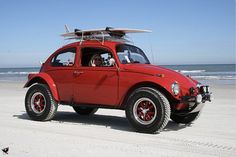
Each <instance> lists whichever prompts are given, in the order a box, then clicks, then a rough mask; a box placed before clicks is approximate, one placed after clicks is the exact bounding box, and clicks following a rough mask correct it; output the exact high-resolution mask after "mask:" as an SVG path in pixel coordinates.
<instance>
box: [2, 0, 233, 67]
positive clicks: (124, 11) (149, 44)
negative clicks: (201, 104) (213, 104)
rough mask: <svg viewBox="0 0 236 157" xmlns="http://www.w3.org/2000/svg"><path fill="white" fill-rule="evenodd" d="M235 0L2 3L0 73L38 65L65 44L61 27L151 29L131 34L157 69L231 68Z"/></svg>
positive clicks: (29, 0) (33, 0)
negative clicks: (167, 66)
mask: <svg viewBox="0 0 236 157" xmlns="http://www.w3.org/2000/svg"><path fill="white" fill-rule="evenodd" d="M235 7H236V5H235V0H149V1H144V0H140V1H137V0H130V1H127V0H119V1H111V0H109V1H102V0H101V1H90V0H86V1H85V0H82V1H80V0H60V1H58V0H40V1H39V0H22V1H16V0H15V1H13V0H5V1H3V0H1V1H0V19H1V23H0V35H1V38H0V58H1V62H0V68H1V67H29V66H40V64H39V62H40V61H44V60H45V59H46V58H47V57H48V56H49V55H50V54H51V53H53V52H54V51H55V50H56V49H57V48H59V47H60V46H63V45H64V44H66V43H67V41H64V40H63V38H61V37H60V36H59V34H61V33H63V32H64V24H67V25H68V26H69V27H70V28H71V30H73V29H74V28H80V29H91V28H101V27H106V26H112V27H127V28H140V29H150V30H152V31H153V32H152V33H147V34H135V35H131V37H133V41H134V44H135V45H136V46H138V47H141V48H142V49H143V50H144V51H146V54H147V55H148V57H149V59H150V61H151V62H153V63H156V64H204V63H208V64H215V63H236V54H235V53H236V52H235V51H236V50H235Z"/></svg>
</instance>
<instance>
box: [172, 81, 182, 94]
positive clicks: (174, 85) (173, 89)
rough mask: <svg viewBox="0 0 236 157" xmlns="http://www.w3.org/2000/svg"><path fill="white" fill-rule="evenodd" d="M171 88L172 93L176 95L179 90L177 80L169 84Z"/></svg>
mask: <svg viewBox="0 0 236 157" xmlns="http://www.w3.org/2000/svg"><path fill="white" fill-rule="evenodd" d="M171 89H172V92H173V93H174V95H178V94H179V92H180V88H179V84H178V83H177V82H174V83H173V84H172V85H171Z"/></svg>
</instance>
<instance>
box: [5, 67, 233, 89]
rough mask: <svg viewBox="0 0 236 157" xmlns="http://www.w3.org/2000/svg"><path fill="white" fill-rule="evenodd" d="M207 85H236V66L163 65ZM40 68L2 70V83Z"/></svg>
mask: <svg viewBox="0 0 236 157" xmlns="http://www.w3.org/2000/svg"><path fill="white" fill-rule="evenodd" d="M161 66H164V67H166V68H169V69H172V70H175V71H177V72H180V73H182V74H184V75H190V76H191V77H192V78H194V79H196V80H198V81H199V82H203V83H205V84H212V83H213V84H234V85H236V64H198V65H161ZM39 69H40V68H39V67H30V68H0V81H1V82H4V81H6V82H7V81H8V82H9V81H13V82H19V81H20V82H24V81H27V75H28V74H29V73H37V72H38V71H39Z"/></svg>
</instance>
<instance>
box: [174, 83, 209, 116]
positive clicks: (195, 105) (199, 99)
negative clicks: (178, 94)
mask: <svg viewBox="0 0 236 157" xmlns="http://www.w3.org/2000/svg"><path fill="white" fill-rule="evenodd" d="M212 99H213V95H212V93H211V92H210V88H209V86H201V87H200V88H199V94H197V95H196V96H184V97H183V98H182V101H181V103H183V104H188V107H187V109H185V110H182V111H178V113H179V114H189V113H195V112H200V111H201V110H202V108H203V107H204V105H205V102H206V101H209V102H211V101H212Z"/></svg>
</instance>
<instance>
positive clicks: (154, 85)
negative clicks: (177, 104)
mask: <svg viewBox="0 0 236 157" xmlns="http://www.w3.org/2000/svg"><path fill="white" fill-rule="evenodd" d="M141 87H151V88H154V89H156V90H158V91H160V92H161V93H162V94H164V95H165V97H166V98H167V100H168V101H169V102H172V101H175V99H174V97H173V96H172V95H171V94H170V93H169V92H168V91H167V90H166V89H165V88H164V87H162V86H161V85H159V84H157V83H153V82H149V81H146V82H140V83H137V84H135V85H133V86H132V87H131V88H129V90H128V91H127V92H126V94H125V96H124V98H123V100H122V101H121V109H125V108H126V106H127V101H128V99H129V96H130V94H131V93H132V92H133V91H134V90H136V89H138V88H141ZM170 104H171V103H170Z"/></svg>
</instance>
